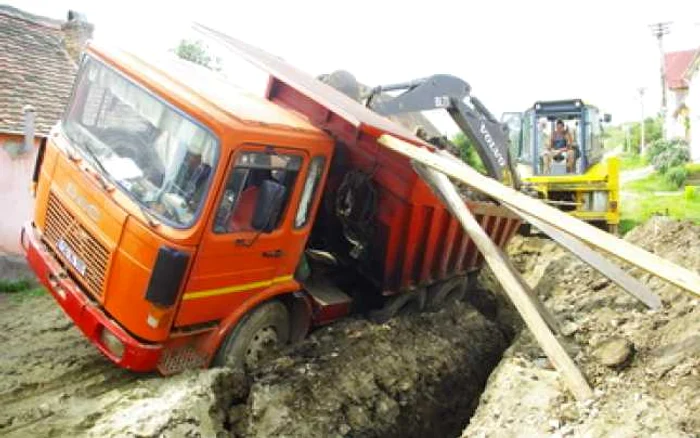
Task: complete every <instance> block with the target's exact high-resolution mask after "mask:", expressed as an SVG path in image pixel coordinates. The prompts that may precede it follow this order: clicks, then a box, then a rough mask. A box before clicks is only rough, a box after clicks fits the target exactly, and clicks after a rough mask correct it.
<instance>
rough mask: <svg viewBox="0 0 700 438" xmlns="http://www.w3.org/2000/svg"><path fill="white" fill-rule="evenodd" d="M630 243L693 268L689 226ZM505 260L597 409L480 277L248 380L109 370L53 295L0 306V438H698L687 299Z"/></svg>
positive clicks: (329, 331)
mask: <svg viewBox="0 0 700 438" xmlns="http://www.w3.org/2000/svg"><path fill="white" fill-rule="evenodd" d="M628 239H630V240H632V241H635V242H637V243H639V244H641V245H642V246H645V247H646V248H647V249H651V250H653V251H655V252H657V253H659V254H661V255H662V256H665V257H668V258H670V259H671V260H673V261H675V262H677V263H679V264H683V265H685V266H687V267H690V268H691V269H695V270H700V228H698V227H696V226H692V225H690V224H683V223H677V222H667V221H664V220H662V219H655V220H654V221H652V222H651V223H649V224H647V225H645V226H644V227H642V228H640V229H637V230H636V231H633V232H632V233H631V234H630V235H629V236H628ZM510 250H511V253H512V254H513V258H514V260H515V262H516V265H517V266H518V268H519V269H521V270H522V271H523V272H524V273H525V274H526V278H527V280H528V281H529V282H530V283H531V284H532V285H533V286H536V290H537V292H538V293H539V294H540V296H541V297H542V298H543V299H544V300H545V302H546V305H547V307H549V308H550V309H551V310H552V311H553V313H554V314H555V315H556V316H557V317H558V318H559V319H560V321H561V322H562V325H563V326H564V328H565V332H566V333H567V334H568V336H566V337H564V338H563V339H562V340H563V341H564V342H565V345H566V348H567V350H569V351H570V353H571V355H572V356H573V357H574V358H575V360H576V362H577V363H578V364H579V365H580V366H581V368H582V370H583V372H584V373H585V374H586V376H587V377H588V379H589V381H590V382H591V384H592V385H593V386H594V387H595V389H596V399H595V400H593V401H592V402H589V403H587V404H578V403H576V402H575V401H574V400H573V399H572V398H571V397H570V396H569V395H568V393H567V391H566V390H565V387H564V386H563V383H562V382H561V381H560V380H559V379H558V376H557V373H555V372H554V371H553V370H552V369H551V366H550V365H549V363H548V361H547V360H546V358H544V355H543V354H542V352H541V350H540V349H539V347H538V346H537V345H536V343H535V342H534V341H533V339H532V337H531V336H530V335H529V334H528V332H527V331H522V332H521V333H520V334H519V335H517V337H516V338H515V343H514V344H513V345H512V346H511V347H510V348H508V347H509V344H510V343H511V341H512V337H513V336H514V335H516V334H517V330H518V329H519V327H520V326H521V322H520V320H519V318H518V317H517V314H515V313H514V312H513V311H512V308H511V307H509V306H508V305H506V304H505V301H504V298H503V296H502V295H499V293H498V286H497V285H495V283H494V282H493V278H492V277H490V276H489V275H484V276H483V278H482V283H483V284H484V285H487V286H488V287H490V288H491V289H492V290H494V291H495V292H496V294H495V296H492V295H488V294H487V295H485V294H479V295H473V296H472V298H473V299H472V300H471V302H472V304H474V305H472V304H469V303H457V304H455V305H453V306H452V307H450V308H447V309H443V310H441V311H439V312H437V313H424V314H418V315H411V316H404V317H400V318H396V319H394V320H392V321H390V322H389V323H387V324H383V325H377V324H373V323H370V322H368V321H366V320H364V319H361V318H357V319H348V320H345V321H343V322H340V323H337V324H334V325H332V326H329V327H325V328H323V329H320V330H318V331H316V332H315V333H314V334H313V335H312V336H311V337H310V338H309V339H307V340H306V341H305V342H303V343H301V344H299V345H297V346H295V347H293V348H291V349H288V350H287V351H285V352H284V353H283V354H282V355H281V356H280V357H279V358H277V359H275V360H273V361H271V362H269V363H267V364H265V365H264V366H263V367H262V368H261V369H259V370H257V372H256V373H255V375H254V376H252V378H251V379H248V380H246V379H243V378H242V377H241V376H238V375H234V374H232V373H231V372H230V371H228V370H225V369H215V370H207V371H193V372H188V373H184V374H182V375H179V376H175V377H171V378H167V379H164V378H160V377H158V376H155V375H143V374H140V375H139V374H132V373H129V372H126V371H123V370H120V369H118V368H116V367H114V366H112V365H111V363H110V362H108V361H107V360H106V359H104V358H103V357H102V356H101V355H100V353H99V352H98V351H97V350H96V349H94V348H93V347H92V346H91V345H90V344H88V343H87V341H86V340H84V339H83V337H82V336H81V335H80V333H79V332H78V331H77V330H76V329H75V328H74V327H73V326H72V324H71V323H70V321H69V320H68V319H67V318H66V317H65V316H64V315H63V314H62V313H61V311H60V309H59V308H58V307H57V306H56V305H55V304H54V303H53V301H52V299H51V298H50V297H48V296H46V295H36V296H34V295H22V294H0V342H1V345H2V346H3V348H2V350H1V352H0V435H2V436H10V437H25V436H57V437H58V436H100V437H102V436H107V437H108V436H114V437H117V436H120V437H121V436H138V437H160V436H166V437H181V436H190V437H194V436H204V437H210V436H221V437H229V436H242V437H268V436H290V437H292V436H294V437H296V436H299V437H313V436H324V437H325V436H338V437H341V436H346V437H372V436H377V437H379V436H382V437H399V436H400V437H404V436H408V437H410V436H415V437H438V436H453V437H456V436H459V435H460V433H462V436H465V437H472V436H479V437H481V436H484V437H492V436H493V437H501V436H503V437H510V436H523V437H525V436H527V437H530V436H582V437H583V436H591V437H597V436H619V437H636V436H659V437H665V436H669V437H676V436H700V434H699V433H698V431H700V421H699V420H698V418H700V417H698V416H697V412H698V411H699V408H700V377H699V376H698V369H699V366H698V365H700V318H698V316H699V312H700V310H699V309H698V306H697V301H698V300H697V299H694V298H691V297H690V296H689V295H688V294H686V293H684V292H681V291H679V290H677V289H676V288H673V287H669V286H667V285H666V284H665V283H663V282H661V281H659V280H656V279H650V278H649V276H648V275H644V274H641V273H639V272H636V271H634V270H633V271H632V273H633V274H634V275H637V276H639V277H640V278H641V279H642V280H643V281H645V282H647V283H648V284H649V285H650V286H651V287H652V289H654V290H655V291H656V292H657V293H659V294H660V295H661V296H662V298H663V301H664V308H663V309H662V310H660V311H656V312H650V311H647V310H645V309H644V307H643V306H642V305H641V304H638V303H637V302H636V301H634V300H633V299H631V298H629V297H628V296H627V295H626V294H624V293H622V292H621V291H619V289H617V288H616V287H615V286H614V285H611V284H610V283H609V282H608V281H607V280H604V279H602V278H600V277H599V276H598V275H597V274H595V273H593V272H592V271H591V270H590V269H589V268H587V267H585V266H583V265H581V264H580V262H578V261H577V260H575V259H574V258H573V257H571V256H570V255H567V254H566V253H565V252H564V251H562V250H560V249H558V248H557V247H556V245H555V244H554V243H552V242H551V241H547V240H544V239H538V238H529V239H516V240H515V241H514V243H513V245H511V248H510ZM476 308H478V309H480V311H477V310H476ZM616 337H617V338H621V340H619V339H618V340H619V343H621V344H622V345H623V346H632V347H631V348H630V354H629V356H628V357H627V358H626V359H625V360H624V361H623V363H621V364H620V365H619V366H617V368H608V367H606V366H604V365H602V364H601V363H600V361H601V360H602V359H601V358H600V357H599V355H600V350H601V348H600V347H601V345H604V344H605V343H606V342H607V341H609V340H611V339H613V340H615V339H614V338H616ZM623 350H624V348H623ZM504 351H505V359H504V360H502V361H500V364H499V360H500V359H501V356H502V354H503V353H504ZM623 352H624V351H623ZM609 353H610V352H608V354H609ZM613 353H614V352H613ZM603 359H604V358H603ZM494 367H495V372H493V374H491V376H490V377H489V373H490V372H491V371H492V370H493V369H494ZM487 379H488V386H487V388H486V391H485V392H484V393H483V394H482V395H481V397H479V396H480V394H481V393H482V390H483V387H484V385H485V384H486V381H487ZM477 404H478V408H477ZM475 410H476V412H475V413H474V411H475ZM472 415H474V416H473V418H472V419H471V423H470V425H469V427H467V428H466V429H465V430H464V431H463V432H462V430H463V429H464V427H465V426H466V425H467V423H468V422H469V421H470V417H472Z"/></svg>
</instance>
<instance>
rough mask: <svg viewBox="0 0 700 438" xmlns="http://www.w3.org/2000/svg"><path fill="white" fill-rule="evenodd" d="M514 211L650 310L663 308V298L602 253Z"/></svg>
mask: <svg viewBox="0 0 700 438" xmlns="http://www.w3.org/2000/svg"><path fill="white" fill-rule="evenodd" d="M514 211H515V212H516V213H519V214H520V215H521V216H522V218H523V219H525V220H526V221H528V222H530V223H531V224H532V225H534V226H535V228H538V229H540V230H541V231H542V232H543V233H545V234H546V235H548V236H549V237H551V238H552V239H553V240H554V241H555V242H557V243H558V244H559V245H561V246H563V247H564V248H566V249H567V250H569V251H570V252H572V253H573V254H574V255H576V256H577V257H578V258H580V259H581V260H582V261H583V262H585V263H586V264H588V265H589V266H590V267H592V268H593V269H595V270H596V271H598V272H600V273H601V274H603V275H604V276H606V277H607V278H609V279H610V280H611V281H612V282H613V283H615V284H617V285H618V286H620V287H621V288H622V290H623V291H625V292H627V293H628V294H630V295H631V296H633V297H634V298H636V299H638V300H639V301H641V302H642V303H644V304H645V305H646V306H647V307H649V308H650V309H654V310H656V309H659V308H660V307H661V298H659V296H658V295H656V294H655V293H653V292H652V291H651V290H649V288H648V287H646V286H645V285H644V284H642V283H641V282H640V281H639V280H637V279H636V278H634V277H632V276H631V275H629V274H628V273H627V272H625V271H623V270H622V269H621V268H620V267H619V266H617V265H616V264H615V263H613V262H611V261H610V260H608V259H606V258H605V257H603V256H602V255H600V253H597V252H595V251H593V250H591V249H590V248H589V247H588V246H586V245H585V244H583V243H581V242H580V241H579V240H577V239H574V238H573V237H571V236H569V235H568V234H566V233H563V232H561V231H559V230H557V229H556V228H554V227H550V226H549V225H547V224H545V223H544V222H542V221H540V220H539V219H537V218H535V217H533V216H530V215H529V214H527V213H524V212H521V211H519V210H518V209H514Z"/></svg>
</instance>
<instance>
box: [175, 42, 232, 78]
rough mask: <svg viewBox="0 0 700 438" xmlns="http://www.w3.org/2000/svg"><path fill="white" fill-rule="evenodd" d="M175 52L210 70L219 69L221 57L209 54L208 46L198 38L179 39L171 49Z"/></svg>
mask: <svg viewBox="0 0 700 438" xmlns="http://www.w3.org/2000/svg"><path fill="white" fill-rule="evenodd" d="M173 51H174V52H175V54H176V55H177V56H179V57H180V58H182V59H186V60H187V61H190V62H194V63H195V64H199V65H202V66H204V67H206V68H208V69H210V70H214V71H219V70H221V59H220V58H219V57H218V56H217V57H215V56H212V55H210V54H209V49H208V47H207V46H206V45H205V44H204V43H203V42H201V41H199V40H196V41H195V40H187V39H182V40H180V44H178V45H177V47H176V48H175V49H173Z"/></svg>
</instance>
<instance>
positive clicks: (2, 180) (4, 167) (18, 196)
mask: <svg viewBox="0 0 700 438" xmlns="http://www.w3.org/2000/svg"><path fill="white" fill-rule="evenodd" d="M23 143H24V138H23V137H22V136H21V135H7V134H0V253H2V252H6V253H20V252H21V248H20V245H19V232H20V228H21V226H22V224H23V223H24V222H26V221H27V220H30V219H31V218H32V215H33V211H34V210H33V208H34V198H32V195H31V193H30V191H29V190H30V187H31V181H32V172H33V171H34V161H35V159H36V153H37V150H38V144H39V141H38V140H37V142H36V146H35V147H34V149H33V150H31V151H28V152H22V149H21V148H22V145H23Z"/></svg>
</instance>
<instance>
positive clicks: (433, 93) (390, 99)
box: [366, 74, 520, 187]
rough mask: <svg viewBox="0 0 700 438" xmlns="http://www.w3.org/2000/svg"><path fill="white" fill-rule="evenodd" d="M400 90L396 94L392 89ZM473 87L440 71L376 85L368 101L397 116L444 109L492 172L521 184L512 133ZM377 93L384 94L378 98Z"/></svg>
mask: <svg viewBox="0 0 700 438" xmlns="http://www.w3.org/2000/svg"><path fill="white" fill-rule="evenodd" d="M394 91H400V92H401V93H400V94H398V95H396V96H389V95H388V94H387V93H388V92H394ZM470 92H471V87H470V86H469V84H468V83H467V82H465V81H463V80H462V79H460V78H457V77H455V76H452V75H444V74H438V75H433V76H429V77H427V78H423V79H418V80H414V81H410V82H403V83H397V84H391V85H383V86H379V87H375V88H374V89H373V90H372V92H371V94H370V96H369V97H368V98H367V103H366V105H367V106H368V107H369V108H371V109H372V110H373V111H375V112H377V113H379V114H381V115H384V116H394V115H398V114H403V113H410V112H422V111H428V110H433V109H444V110H446V111H447V112H448V114H449V115H450V116H451V117H452V120H454V122H455V123H456V124H457V126H458V127H459V129H460V130H461V131H462V132H463V133H464V134H465V135H466V136H467V137H468V138H469V139H470V140H471V141H472V142H473V143H474V145H475V149H476V152H477V153H478V154H479V158H481V161H482V163H483V164H484V167H485V168H486V171H487V173H488V175H489V176H491V177H492V178H495V179H497V180H498V181H504V180H505V179H506V176H505V175H506V173H507V174H509V175H510V178H511V181H512V183H513V185H514V186H515V187H519V186H520V180H519V178H518V176H517V173H516V170H515V166H514V163H513V160H512V159H511V157H510V154H509V150H508V146H507V145H508V135H507V133H506V131H505V127H504V125H502V124H501V123H500V122H499V121H498V120H497V119H496V118H495V117H494V116H493V114H491V112H490V111H489V110H488V109H487V108H486V106H485V105H484V104H483V103H482V102H481V101H480V100H479V99H478V98H476V97H474V96H472V95H471V94H470ZM377 96H382V98H381V99H377V98H376V97H377Z"/></svg>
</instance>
